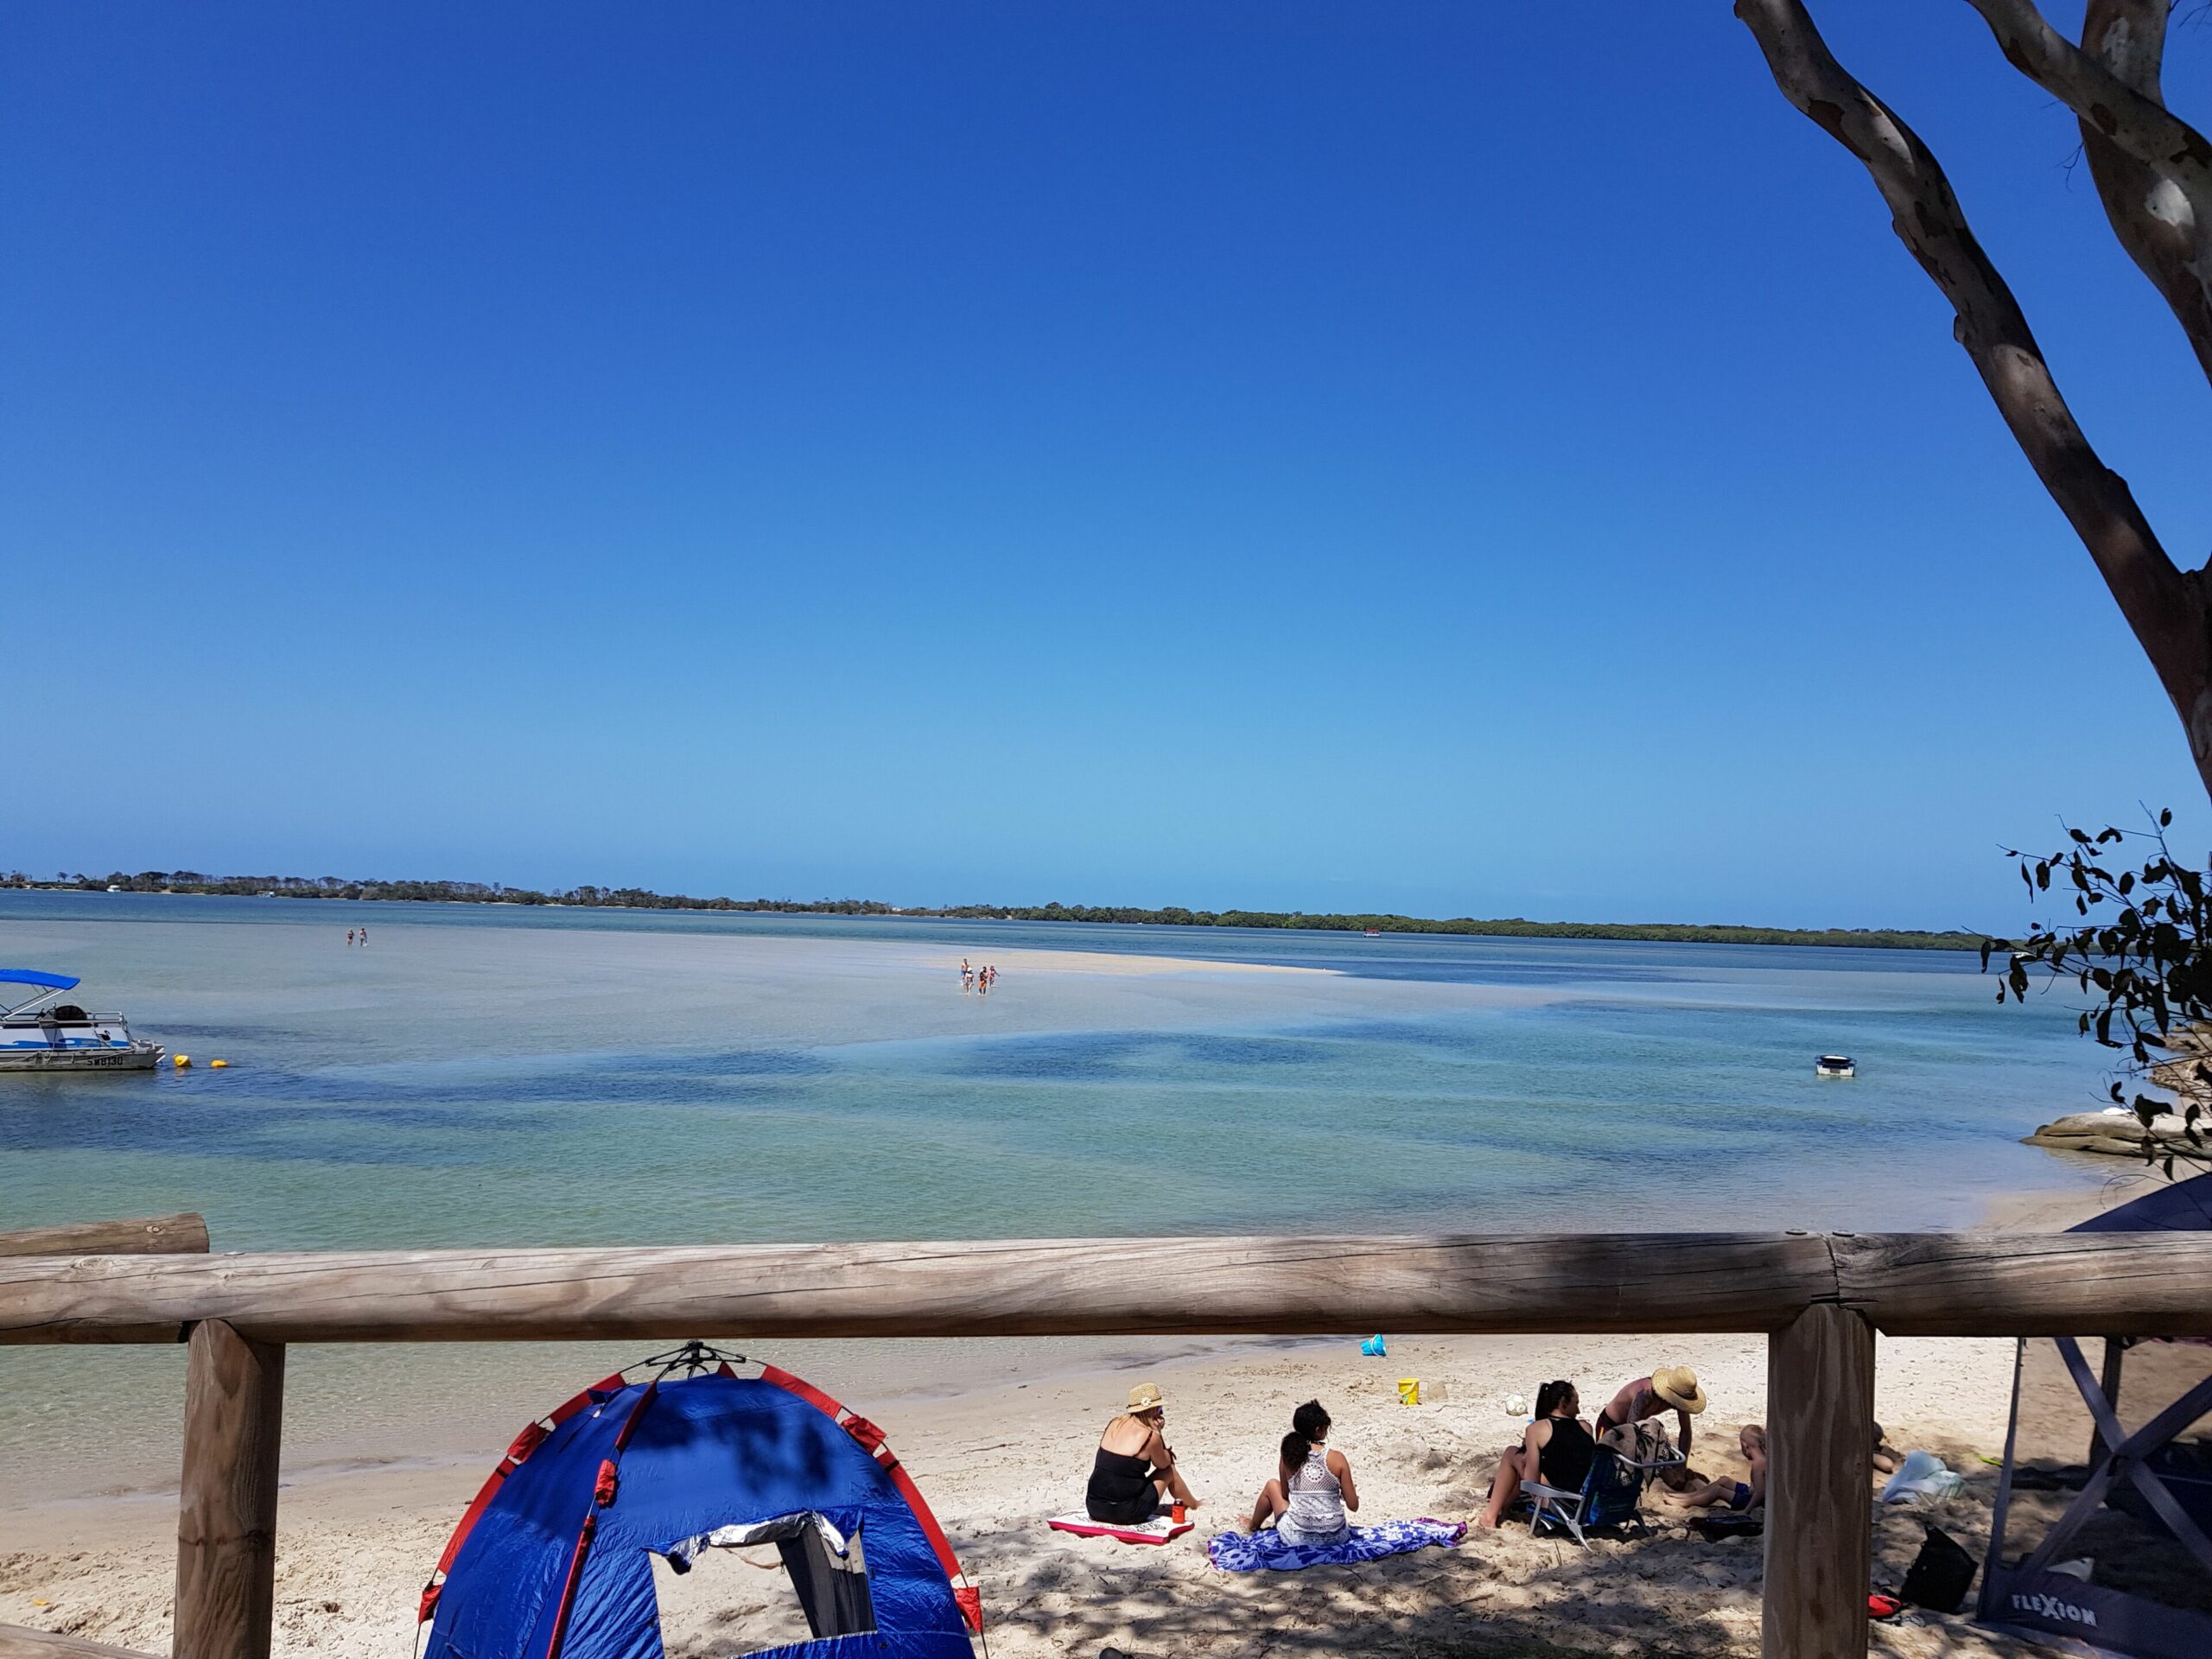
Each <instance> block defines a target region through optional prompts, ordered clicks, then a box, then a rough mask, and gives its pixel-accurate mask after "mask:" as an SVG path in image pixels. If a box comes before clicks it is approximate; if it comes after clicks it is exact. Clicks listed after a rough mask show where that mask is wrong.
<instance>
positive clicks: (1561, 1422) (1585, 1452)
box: [1475, 1383, 1598, 1527]
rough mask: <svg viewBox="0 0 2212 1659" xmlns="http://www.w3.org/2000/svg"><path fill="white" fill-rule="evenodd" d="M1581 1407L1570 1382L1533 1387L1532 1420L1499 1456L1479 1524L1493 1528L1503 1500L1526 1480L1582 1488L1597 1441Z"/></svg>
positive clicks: (1511, 1497)
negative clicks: (1582, 1414)
mask: <svg viewBox="0 0 2212 1659" xmlns="http://www.w3.org/2000/svg"><path fill="white" fill-rule="evenodd" d="M1581 1410H1582V1402H1581V1401H1580V1399H1578V1398H1577V1397H1576V1396H1575V1392H1574V1384H1573V1383H1545V1384H1544V1386H1543V1387H1542V1388H1541V1389H1537V1390H1536V1421H1535V1422H1533V1423H1531V1424H1529V1427H1528V1429H1527V1431H1526V1432H1525V1433H1522V1436H1521V1444H1520V1445H1518V1446H1508V1447H1506V1448H1505V1454H1504V1455H1503V1457H1501V1458H1500V1459H1498V1460H1497V1474H1496V1475H1495V1476H1493V1477H1492V1478H1491V1484H1490V1502H1489V1503H1487V1504H1486V1505H1484V1509H1483V1512H1482V1514H1481V1515H1479V1516H1477V1517H1476V1519H1475V1524H1476V1525H1477V1526H1478V1527H1495V1526H1497V1523H1498V1522H1501V1521H1503V1519H1504V1518H1505V1509H1506V1505H1508V1504H1509V1503H1512V1502H1513V1500H1514V1499H1515V1498H1516V1497H1520V1496H1521V1483H1522V1481H1524V1480H1541V1482H1543V1484H1545V1485H1547V1486H1556V1487H1558V1488H1559V1489H1560V1491H1563V1492H1579V1491H1581V1490H1582V1483H1583V1482H1584V1481H1586V1480H1587V1479H1589V1478H1590V1459H1592V1456H1594V1455H1595V1454H1596V1452H1597V1449H1598V1442H1597V1440H1596V1439H1595V1438H1594V1437H1592V1434H1591V1433H1590V1429H1589V1427H1588V1425H1586V1423H1584V1422H1583V1421H1582V1418H1581V1415H1580V1413H1581Z"/></svg>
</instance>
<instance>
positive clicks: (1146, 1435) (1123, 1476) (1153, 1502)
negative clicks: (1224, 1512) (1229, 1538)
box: [1083, 1383, 1198, 1527]
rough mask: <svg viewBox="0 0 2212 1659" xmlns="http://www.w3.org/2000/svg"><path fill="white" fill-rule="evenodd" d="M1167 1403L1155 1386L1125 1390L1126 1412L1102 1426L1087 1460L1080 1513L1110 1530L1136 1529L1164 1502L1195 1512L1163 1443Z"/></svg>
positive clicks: (1193, 1500)
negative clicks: (1095, 1447)
mask: <svg viewBox="0 0 2212 1659" xmlns="http://www.w3.org/2000/svg"><path fill="white" fill-rule="evenodd" d="M1166 1428H1167V1402H1166V1398H1165V1397H1164V1396H1163V1395H1161V1394H1160V1387H1159V1385H1158V1384H1157V1383H1138V1384H1137V1385H1136V1387H1135V1388H1134V1389H1130V1390H1129V1408H1128V1410H1127V1411H1125V1412H1123V1413H1122V1414H1121V1415H1120V1416H1118V1417H1116V1419H1114V1421H1112V1422H1110V1423H1109V1424H1107V1425H1106V1432H1105V1433H1103V1434H1102V1435H1100V1436H1099V1437H1098V1452H1097V1454H1096V1456H1095V1457H1094V1458H1093V1459H1091V1465H1090V1485H1089V1487H1087V1488H1086V1489H1085V1491H1084V1495H1083V1507H1084V1512H1085V1513H1086V1514H1088V1515H1089V1516H1090V1518H1091V1519H1092V1520H1094V1521H1097V1522H1103V1523H1104V1524H1105V1525H1107V1526H1109V1527H1141V1526H1142V1525H1143V1524H1144V1523H1145V1522H1147V1521H1149V1520H1151V1519H1152V1517H1153V1516H1155V1515H1157V1514H1159V1513H1160V1501H1161V1500H1162V1499H1163V1498H1164V1499H1167V1500H1170V1501H1172V1502H1173V1503H1180V1504H1182V1505H1183V1506H1184V1507H1185V1509H1192V1510H1195V1509H1197V1508H1198V1499H1197V1498H1195V1497H1192V1495H1191V1489H1190V1488H1189V1487H1188V1486H1187V1485H1185V1484H1184V1482H1183V1476H1182V1472H1181V1471H1179V1470H1178V1469H1177V1468H1176V1467H1175V1453H1174V1451H1173V1448H1171V1447H1170V1446H1168V1444H1167V1440H1166Z"/></svg>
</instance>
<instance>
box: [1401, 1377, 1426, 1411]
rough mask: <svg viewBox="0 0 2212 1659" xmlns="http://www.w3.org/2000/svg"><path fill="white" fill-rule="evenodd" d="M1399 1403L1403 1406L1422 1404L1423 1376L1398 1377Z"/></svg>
mask: <svg viewBox="0 0 2212 1659" xmlns="http://www.w3.org/2000/svg"><path fill="white" fill-rule="evenodd" d="M1398 1403H1399V1404H1400V1405H1402V1406H1417V1405H1419V1404H1421V1378H1419V1377H1417V1376H1402V1377H1400V1378H1399V1379H1398Z"/></svg>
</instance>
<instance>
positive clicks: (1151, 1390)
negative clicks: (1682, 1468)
mask: <svg viewBox="0 0 2212 1659" xmlns="http://www.w3.org/2000/svg"><path fill="white" fill-rule="evenodd" d="M1166 1403H1167V1396H1166V1395H1163V1394H1162V1393H1160V1384H1159V1383H1138V1384H1137V1385H1136V1387H1135V1388H1134V1389H1130V1390H1129V1414H1130V1415H1132V1416H1135V1415H1136V1414H1139V1413H1141V1412H1147V1411H1158V1410H1159V1409H1160V1408H1161V1407H1162V1406H1164V1405H1166ZM1699 1409H1700V1410H1703V1409H1704V1408H1703V1407H1701V1406H1700V1408H1699Z"/></svg>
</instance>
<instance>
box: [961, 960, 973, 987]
mask: <svg viewBox="0 0 2212 1659" xmlns="http://www.w3.org/2000/svg"><path fill="white" fill-rule="evenodd" d="M975 988H976V970H975V969H973V968H970V967H969V965H968V958H967V957H961V958H960V995H963V996H965V995H968V993H969V992H970V991H972V990H974V989H975Z"/></svg>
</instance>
